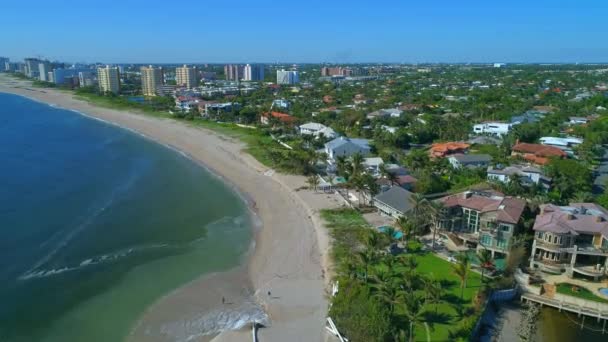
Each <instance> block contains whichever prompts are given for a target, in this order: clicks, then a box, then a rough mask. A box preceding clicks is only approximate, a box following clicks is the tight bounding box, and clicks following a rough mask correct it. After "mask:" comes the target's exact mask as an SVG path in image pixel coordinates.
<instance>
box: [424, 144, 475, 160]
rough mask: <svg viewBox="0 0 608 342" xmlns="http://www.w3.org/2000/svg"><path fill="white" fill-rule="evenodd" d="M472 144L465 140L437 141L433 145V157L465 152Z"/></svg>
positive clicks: (431, 151)
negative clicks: (464, 141)
mask: <svg viewBox="0 0 608 342" xmlns="http://www.w3.org/2000/svg"><path fill="white" fill-rule="evenodd" d="M470 146H471V145H469V144H467V143H463V142H447V143H436V144H433V145H432V146H431V150H430V153H431V156H432V157H445V156H446V155H448V154H452V153H462V152H465V151H466V150H468V149H469V147H470Z"/></svg>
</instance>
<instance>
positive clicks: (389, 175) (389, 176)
mask: <svg viewBox="0 0 608 342" xmlns="http://www.w3.org/2000/svg"><path fill="white" fill-rule="evenodd" d="M380 175H382V177H384V178H385V179H387V180H388V181H390V182H391V186H393V185H395V183H397V175H396V174H395V173H393V172H390V170H389V169H387V168H386V165H385V164H380Z"/></svg>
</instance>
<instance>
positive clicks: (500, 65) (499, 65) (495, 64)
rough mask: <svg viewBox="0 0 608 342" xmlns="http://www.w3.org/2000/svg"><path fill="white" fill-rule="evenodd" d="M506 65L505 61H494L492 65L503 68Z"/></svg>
mask: <svg viewBox="0 0 608 342" xmlns="http://www.w3.org/2000/svg"><path fill="white" fill-rule="evenodd" d="M506 66H507V64H506V63H494V67H495V68H504V67H506Z"/></svg>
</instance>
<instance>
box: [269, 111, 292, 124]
mask: <svg viewBox="0 0 608 342" xmlns="http://www.w3.org/2000/svg"><path fill="white" fill-rule="evenodd" d="M273 119H274V120H277V121H278V122H280V123H282V124H285V125H293V124H294V123H295V122H296V118H295V117H293V116H291V115H289V114H285V113H280V112H270V113H264V114H262V116H261V117H260V122H261V123H262V125H270V124H271V123H272V120H273Z"/></svg>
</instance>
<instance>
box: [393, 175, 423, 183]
mask: <svg viewBox="0 0 608 342" xmlns="http://www.w3.org/2000/svg"><path fill="white" fill-rule="evenodd" d="M396 181H397V184H399V185H403V184H412V183H416V182H417V181H418V180H417V179H416V178H415V177H412V176H410V175H404V176H397V178H396Z"/></svg>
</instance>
